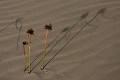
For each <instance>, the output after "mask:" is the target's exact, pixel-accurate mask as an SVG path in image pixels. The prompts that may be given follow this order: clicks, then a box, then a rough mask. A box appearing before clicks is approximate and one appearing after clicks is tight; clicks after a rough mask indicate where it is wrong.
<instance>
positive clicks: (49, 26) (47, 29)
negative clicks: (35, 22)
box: [41, 24, 52, 70]
mask: <svg viewBox="0 0 120 80" xmlns="http://www.w3.org/2000/svg"><path fill="white" fill-rule="evenodd" d="M44 29H45V30H46V37H45V41H44V54H43V58H42V67H41V70H43V69H44V62H45V56H46V44H47V40H48V33H49V31H50V30H52V25H51V24H49V25H47V24H46V25H45V28H44Z"/></svg>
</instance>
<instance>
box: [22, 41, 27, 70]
mask: <svg viewBox="0 0 120 80" xmlns="http://www.w3.org/2000/svg"><path fill="white" fill-rule="evenodd" d="M25 45H28V43H27V42H26V41H24V42H23V53H24V71H26V49H25Z"/></svg>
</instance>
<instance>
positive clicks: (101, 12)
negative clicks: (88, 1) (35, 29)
mask: <svg viewBox="0 0 120 80" xmlns="http://www.w3.org/2000/svg"><path fill="white" fill-rule="evenodd" d="M106 9H107V8H102V9H100V10H99V11H98V12H97V14H96V15H95V16H94V17H93V18H92V19H91V20H90V21H89V22H87V23H86V24H85V25H84V26H83V27H82V28H81V29H80V30H79V31H78V32H77V33H76V34H75V35H74V36H73V37H72V38H71V39H70V40H69V41H68V42H67V43H66V44H65V45H64V46H63V47H62V48H61V49H60V50H59V51H58V52H57V53H56V54H55V55H54V56H53V58H52V59H50V60H49V61H48V62H47V63H46V65H45V66H44V68H45V67H46V66H47V65H48V64H49V63H50V62H51V61H52V60H53V59H54V58H55V57H56V56H57V55H58V54H59V53H60V52H61V51H62V50H63V49H64V48H65V47H66V46H67V45H68V44H69V43H70V42H71V41H72V40H73V39H74V38H75V37H76V36H77V35H78V34H79V33H80V32H81V31H82V30H83V29H84V28H85V27H87V25H89V24H90V23H91V22H92V21H93V20H94V19H95V18H96V17H97V16H98V15H100V14H104V13H105V11H106Z"/></svg>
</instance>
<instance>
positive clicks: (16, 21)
mask: <svg viewBox="0 0 120 80" xmlns="http://www.w3.org/2000/svg"><path fill="white" fill-rule="evenodd" d="M22 19H23V18H18V19H16V20H15V21H13V22H12V23H10V24H8V25H7V26H6V27H5V28H3V29H1V30H0V32H2V31H4V30H5V29H7V28H8V27H9V26H11V25H12V24H15V27H16V29H17V30H18V31H19V35H18V38H17V50H18V43H19V39H20V33H21V30H22V28H23V26H22ZM19 24H20V26H19Z"/></svg>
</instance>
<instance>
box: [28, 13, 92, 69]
mask: <svg viewBox="0 0 120 80" xmlns="http://www.w3.org/2000/svg"><path fill="white" fill-rule="evenodd" d="M89 13H90V12H86V13H84V14H82V15H81V16H80V18H79V19H78V20H77V22H76V23H75V24H74V25H73V26H71V27H70V28H68V27H66V28H65V29H63V30H62V31H61V32H60V33H59V34H61V33H63V32H66V31H67V32H66V33H65V34H64V35H63V36H62V37H61V38H60V39H59V40H58V41H57V42H56V44H54V45H53V46H52V47H51V49H50V50H49V51H48V52H47V54H46V55H45V56H47V55H48V54H49V53H50V52H51V51H52V50H53V49H54V47H55V46H56V45H57V44H58V43H59V42H60V41H61V40H62V39H63V38H64V37H65V36H66V35H67V34H68V33H69V32H70V31H71V30H72V29H73V28H74V27H76V25H77V24H78V23H79V21H81V20H83V19H85V18H86V17H87V16H88V14H89ZM58 37H59V35H58V36H56V38H55V39H54V40H53V41H52V42H51V43H50V44H49V45H48V46H47V48H48V47H49V46H50V45H51V44H52V43H53V42H55V41H56V39H57V38H58ZM43 52H44V51H42V52H41V53H40V55H41V54H42V53H43ZM40 55H39V56H40ZM39 56H38V57H39ZM38 57H37V58H36V59H34V61H33V62H32V63H31V65H32V64H33V63H34V62H35V61H36V60H37V59H38ZM41 61H42V59H40V61H39V62H38V63H37V64H36V65H35V66H34V67H33V68H32V69H31V71H33V70H34V69H35V68H36V67H37V65H39V63H40V62H41ZM27 68H28V67H27ZM27 68H26V69H27Z"/></svg>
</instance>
